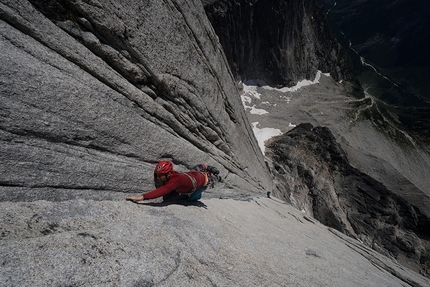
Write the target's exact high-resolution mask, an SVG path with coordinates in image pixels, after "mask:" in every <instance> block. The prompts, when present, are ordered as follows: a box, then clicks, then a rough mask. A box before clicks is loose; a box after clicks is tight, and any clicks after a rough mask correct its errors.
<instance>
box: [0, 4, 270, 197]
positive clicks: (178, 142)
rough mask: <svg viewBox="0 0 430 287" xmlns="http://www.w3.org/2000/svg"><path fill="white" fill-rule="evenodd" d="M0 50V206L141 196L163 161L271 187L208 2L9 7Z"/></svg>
mask: <svg viewBox="0 0 430 287" xmlns="http://www.w3.org/2000/svg"><path fill="white" fill-rule="evenodd" d="M0 46H1V50H2V57H1V60H0V61H1V67H2V68H1V83H0V98H1V100H0V190H1V193H0V194H1V200H26V199H28V200H30V199H38V198H48V199H52V200H61V199H65V198H70V197H73V196H76V195H77V194H80V195H82V194H84V193H85V194H92V193H93V191H95V190H97V191H100V192H97V193H96V194H97V198H99V197H112V196H113V197H115V196H116V194H118V193H117V192H132V193H134V192H142V191H144V190H147V189H149V188H151V187H152V169H153V166H154V164H155V163H156V162H157V161H159V160H161V159H169V160H172V161H173V162H174V164H176V166H177V168H178V169H180V170H181V169H182V170H184V169H187V168H190V167H191V166H193V165H194V164H196V163H200V162H205V163H207V164H210V165H214V166H216V167H218V168H219V169H220V170H221V175H222V176H223V177H224V180H225V183H226V184H227V187H240V188H247V189H250V190H254V191H258V190H261V189H264V188H265V186H267V185H268V182H269V180H270V177H269V174H268V172H267V171H266V169H265V165H264V160H263V156H262V154H261V152H260V150H259V148H258V145H257V142H256V140H255V138H254V136H253V133H252V129H251V127H250V125H249V123H248V122H247V120H246V117H245V114H244V111H243V107H242V104H241V101H240V98H239V95H238V92H237V89H236V87H235V84H234V81H233V77H232V74H231V72H230V70H229V68H228V64H227V62H226V58H225V56H224V54H223V52H222V49H221V46H220V45H219V43H218V40H217V37H216V35H215V34H214V32H213V29H212V27H211V25H210V23H209V21H208V20H207V18H206V15H205V13H204V9H203V6H202V4H201V2H200V1H180V0H179V1H161V0H152V1H143V2H142V1H127V2H126V3H125V2H123V1H115V0H112V1H100V2H99V1H79V0H78V1H62V0H58V1H37V0H32V1H25V0H13V1H8V0H1V3H0ZM94 194H95V193H94Z"/></svg>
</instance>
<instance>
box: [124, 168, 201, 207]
mask: <svg viewBox="0 0 430 287" xmlns="http://www.w3.org/2000/svg"><path fill="white" fill-rule="evenodd" d="M154 177H155V178H156V187H157V188H156V189H154V190H152V191H150V192H147V193H144V194H142V195H136V196H130V197H127V198H126V200H129V201H133V202H138V201H141V200H145V199H154V198H158V197H161V196H163V197H166V196H169V195H172V194H182V195H187V196H188V198H187V200H188V201H196V200H199V199H200V198H201V195H202V191H204V190H205V189H206V188H207V187H208V183H209V182H208V173H206V172H201V171H197V170H190V171H188V172H177V171H174V170H173V164H172V163H171V162H170V161H162V162H159V163H158V164H157V165H156V167H155V170H154ZM157 181H158V182H160V183H161V186H160V187H158V186H157Z"/></svg>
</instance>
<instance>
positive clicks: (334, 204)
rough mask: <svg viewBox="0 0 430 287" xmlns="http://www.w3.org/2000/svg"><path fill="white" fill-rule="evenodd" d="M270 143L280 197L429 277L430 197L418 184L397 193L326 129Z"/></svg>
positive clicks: (301, 130)
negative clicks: (351, 158)
mask: <svg viewBox="0 0 430 287" xmlns="http://www.w3.org/2000/svg"><path fill="white" fill-rule="evenodd" d="M267 147H268V152H266V154H267V155H268V156H269V157H270V158H272V159H273V161H274V172H275V173H276V174H277V182H278V185H279V187H280V188H279V189H280V190H281V194H280V196H282V197H283V198H285V199H287V200H289V201H290V202H292V203H293V204H294V205H295V206H297V207H298V208H299V209H303V210H308V211H309V212H310V214H311V215H312V216H313V217H315V218H316V219H318V220H319V221H320V222H322V223H323V224H325V225H327V226H330V227H332V228H335V229H337V230H339V231H341V232H343V233H345V234H348V235H350V236H352V237H355V238H357V239H360V240H361V241H363V242H364V243H365V244H367V245H368V246H371V247H372V248H374V249H375V250H377V251H378V252H381V253H383V254H386V255H387V256H393V257H395V258H396V259H397V260H398V261H399V262H402V263H403V264H405V265H406V266H411V267H413V268H414V269H415V270H417V271H420V272H422V273H423V274H426V276H429V273H428V267H429V264H430V261H429V254H430V241H429V240H430V233H429V229H428V226H430V213H429V210H428V206H430V198H429V197H428V196H426V195H425V194H424V193H423V192H421V191H420V190H419V189H418V188H416V187H415V186H413V185H412V184H410V183H409V186H407V187H404V188H406V190H407V191H408V192H407V193H406V192H403V193H396V192H395V191H393V190H390V189H388V188H387V187H386V186H384V185H383V184H382V183H381V182H378V181H377V180H375V179H373V178H372V177H370V176H368V175H367V174H365V173H363V172H362V171H359V170H357V169H356V168H354V167H352V166H351V165H350V164H349V162H348V159H347V157H346V154H345V152H344V151H343V149H342V148H341V146H340V144H339V143H337V142H336V139H335V138H334V136H333V135H332V133H331V132H330V130H329V129H328V128H326V127H320V126H317V127H313V126H312V125H311V124H300V125H298V126H297V127H296V128H294V129H293V130H291V131H289V132H287V133H285V134H283V135H281V136H279V137H277V138H275V139H274V140H273V141H271V142H270V144H268V146H267ZM396 180H400V176H399V178H393V179H392V181H393V182H395V181H396Z"/></svg>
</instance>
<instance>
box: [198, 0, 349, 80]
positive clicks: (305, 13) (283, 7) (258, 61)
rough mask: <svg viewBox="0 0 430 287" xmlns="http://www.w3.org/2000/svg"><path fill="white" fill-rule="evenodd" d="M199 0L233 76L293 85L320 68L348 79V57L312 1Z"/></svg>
mask: <svg viewBox="0 0 430 287" xmlns="http://www.w3.org/2000/svg"><path fill="white" fill-rule="evenodd" d="M203 2H204V4H205V10H206V13H207V14H208V17H209V19H210V21H211V22H212V25H213V27H214V29H215V30H216V33H217V35H218V36H219V38H220V42H221V44H222V45H223V47H224V50H225V51H226V55H227V58H228V61H229V63H230V65H231V67H232V71H233V72H234V73H235V76H236V77H237V78H241V79H258V80H264V81H265V82H266V83H268V84H270V85H272V86H292V85H295V84H296V83H297V82H298V81H300V80H303V79H313V78H314V77H315V74H316V73H317V71H318V70H322V71H323V72H330V73H331V74H332V76H333V77H334V78H336V79H337V80H340V79H350V77H351V68H352V66H351V61H350V58H349V57H348V56H347V54H346V52H345V50H344V49H343V48H342V47H341V46H340V44H339V43H338V42H337V40H336V39H335V37H334V35H333V33H332V31H331V28H330V26H329V24H328V22H327V19H326V17H325V14H324V11H323V9H322V7H320V6H318V5H317V4H316V2H315V1H303V0H282V1H270V0H234V1H230V0H219V1H203Z"/></svg>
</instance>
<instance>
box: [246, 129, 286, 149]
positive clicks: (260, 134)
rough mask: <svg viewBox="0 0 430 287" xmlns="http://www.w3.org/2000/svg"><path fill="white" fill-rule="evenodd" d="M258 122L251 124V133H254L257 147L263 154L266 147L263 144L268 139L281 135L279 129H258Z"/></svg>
mask: <svg viewBox="0 0 430 287" xmlns="http://www.w3.org/2000/svg"><path fill="white" fill-rule="evenodd" d="M258 125H259V122H254V123H252V131H253V132H254V135H255V137H256V138H257V141H258V146H259V147H260V149H261V152H262V153H263V154H264V153H265V150H266V147H265V146H264V142H265V141H267V140H268V139H270V138H272V137H274V136H279V135H281V134H282V132H281V130H280V129H274V128H262V129H260V128H258V127H257V126H258Z"/></svg>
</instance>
